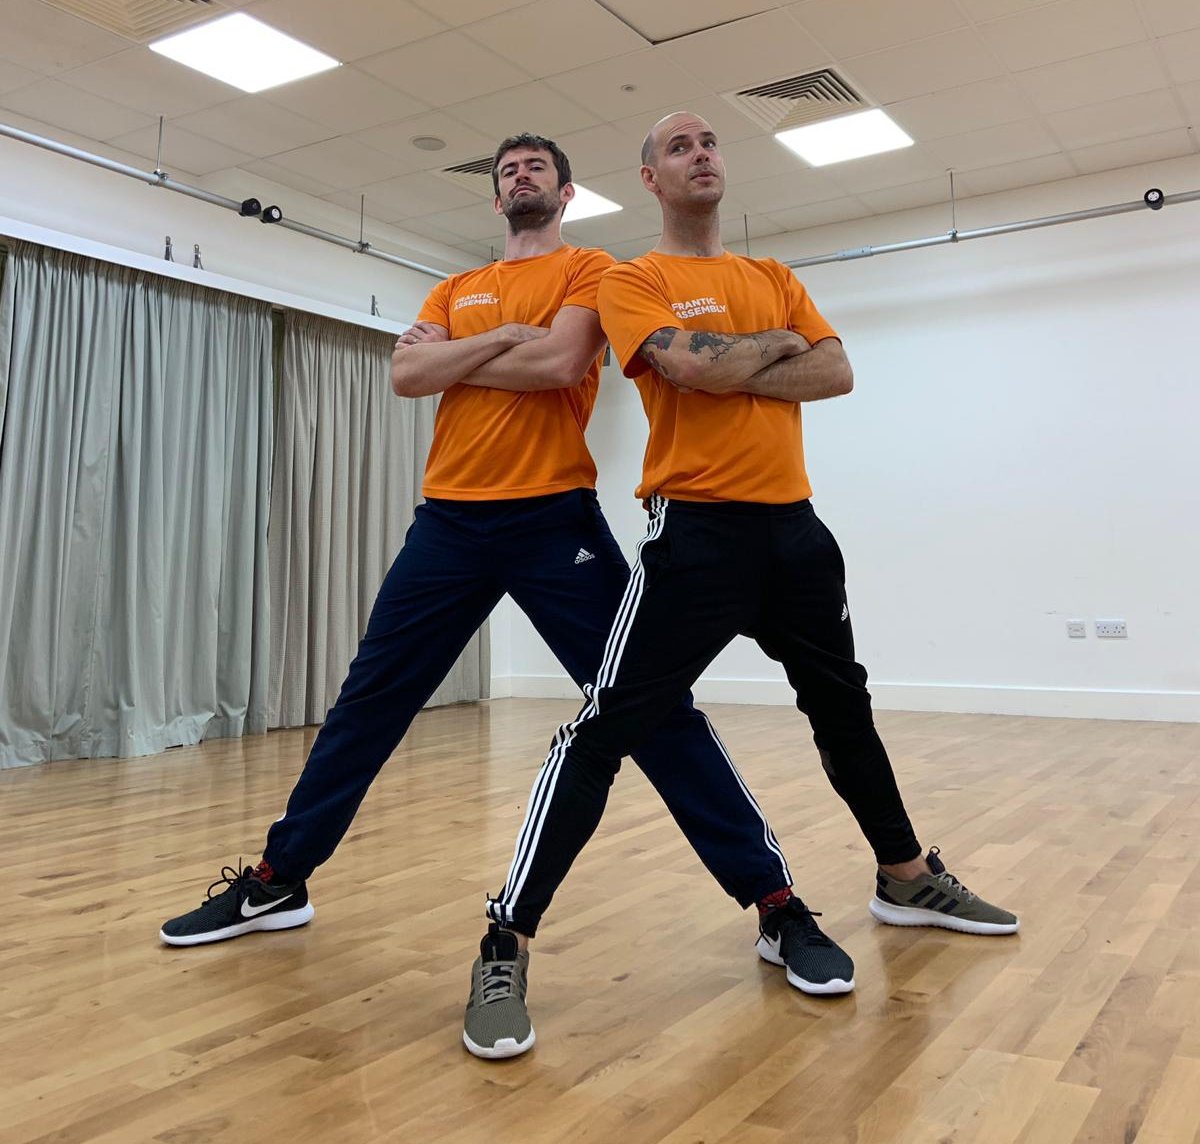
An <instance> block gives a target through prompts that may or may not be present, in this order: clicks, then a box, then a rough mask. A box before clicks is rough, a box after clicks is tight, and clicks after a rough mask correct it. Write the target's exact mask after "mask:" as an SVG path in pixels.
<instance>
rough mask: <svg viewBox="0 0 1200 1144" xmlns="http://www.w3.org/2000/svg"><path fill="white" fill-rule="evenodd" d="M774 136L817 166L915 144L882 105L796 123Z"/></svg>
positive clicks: (806, 160) (807, 161)
mask: <svg viewBox="0 0 1200 1144" xmlns="http://www.w3.org/2000/svg"><path fill="white" fill-rule="evenodd" d="M775 138H776V139H778V140H779V142H780V143H782V144H783V145H784V146H785V147H788V148H790V149H791V150H792V151H795V152H796V154H797V155H799V156H800V158H801V159H803V160H804V161H805V162H806V163H810V164H812V166H814V167H827V166H829V164H830V163H844V162H845V161H846V160H847V159H861V158H862V157H863V156H864V155H878V154H881V153H882V152H884V151H898V150H899V149H900V148H901V147H911V146H912V145H913V140H912V136H910V135H909V134H908V133H907V132H905V131H904V130H903V129H902V128H901V127H899V126H898V125H897V124H896V122H895V121H894V120H893V119H892V118H891V117H890V116H889V115H888V114H887V112H885V111H880V109H879V108H875V109H874V110H872V111H858V112H855V113H854V114H853V115H841V116H839V117H838V118H837V119H826V120H823V121H822V122H821V123H810V124H809V125H808V126H807V127H793V128H792V129H791V130H790V131H780V132H778V133H777V134H776V135H775Z"/></svg>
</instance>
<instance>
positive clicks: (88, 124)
mask: <svg viewBox="0 0 1200 1144" xmlns="http://www.w3.org/2000/svg"><path fill="white" fill-rule="evenodd" d="M0 107H6V108H11V109H12V110H13V111H19V112H21V113H22V114H24V115H29V116H32V117H33V118H34V119H40V120H41V121H42V122H43V123H49V124H51V125H52V126H54V127H61V128H64V129H65V130H67V131H73V132H74V133H75V134H76V135H84V136H87V137H88V138H89V139H111V138H112V137H113V136H115V135H124V134H125V132H127V131H132V130H133V129H134V128H137V127H145V126H147V125H148V124H152V123H154V120H153V119H152V118H151V117H150V116H148V115H142V114H141V113H140V112H138V111H130V109H129V108H127V107H122V106H121V105H120V104H117V103H112V102H110V101H109V100H107V99H101V98H99V97H98V96H91V97H88V98H83V97H81V95H80V92H79V89H78V88H75V87H69V86H68V85H67V84H65V83H63V82H61V81H60V80H56V79H44V80H41V81H39V82H38V83H34V84H30V85H29V86H28V87H22V88H18V89H17V90H16V91H10V92H9V93H8V94H7V95H4V96H0ZM156 130H157V127H156Z"/></svg>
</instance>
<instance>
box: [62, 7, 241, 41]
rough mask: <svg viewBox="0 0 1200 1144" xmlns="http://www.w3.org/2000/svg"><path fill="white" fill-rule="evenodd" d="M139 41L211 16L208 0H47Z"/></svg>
mask: <svg viewBox="0 0 1200 1144" xmlns="http://www.w3.org/2000/svg"><path fill="white" fill-rule="evenodd" d="M48 3H50V4H52V5H53V6H54V7H55V8H61V9H62V10H63V11H64V12H70V13H71V15H72V16H82V17H83V19H85V20H90V21H91V22H92V23H93V24H99V25H100V27H101V28H107V29H108V30H109V31H110V32H116V33H117V35H118V36H124V37H126V39H130V40H136V41H137V42H138V43H139V44H145V43H148V42H149V41H150V40H157V39H158V38H159V37H160V36H165V35H168V34H170V33H171V32H178V31H180V30H181V29H183V28H186V27H188V26H189V25H190V24H195V23H196V22H197V21H199V20H203V19H204V18H205V17H206V16H210V15H212V13H213V12H214V11H215V10H219V9H214V7H213V3H212V0H48Z"/></svg>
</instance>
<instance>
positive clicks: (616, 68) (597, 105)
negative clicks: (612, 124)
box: [546, 48, 712, 134]
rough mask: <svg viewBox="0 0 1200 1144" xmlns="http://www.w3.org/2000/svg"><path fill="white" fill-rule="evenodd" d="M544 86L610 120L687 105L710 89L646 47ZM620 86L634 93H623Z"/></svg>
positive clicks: (662, 51) (661, 51) (658, 51)
mask: <svg viewBox="0 0 1200 1144" xmlns="http://www.w3.org/2000/svg"><path fill="white" fill-rule="evenodd" d="M546 84H547V86H548V87H550V88H553V89H554V90H555V91H557V92H560V93H561V94H563V95H565V96H567V97H568V98H569V99H573V100H574V101H575V102H576V103H578V104H581V105H582V106H584V107H587V108H590V109H591V110H592V111H593V112H595V113H596V114H597V115H598V116H600V117H602V118H603V119H607V120H610V121H616V120H621V119H627V118H629V117H630V116H633V115H637V114H640V113H644V112H646V111H648V110H650V109H652V108H658V107H662V106H663V105H664V104H673V105H676V106H678V105H681V104H686V103H687V102H688V101H689V100H692V99H700V98H702V97H703V96H706V95H709V94H710V93H711V90H712V89H711V88H710V87H707V86H706V85H705V84H703V83H701V82H700V81H699V80H698V79H696V78H695V77H694V76H692V75H690V74H689V73H688V72H686V71H684V69H683V68H681V67H679V66H678V65H677V64H676V63H675V62H674V61H673V60H671V59H670V57H669V56H668V55H667V54H666V49H665V48H646V49H645V50H644V51H640V52H633V53H631V54H629V55H627V56H622V57H621V58H620V59H615V60H604V61H602V62H601V63H598V64H590V65H589V66H587V67H582V68H576V69H575V70H574V71H570V72H563V73H562V74H561V75H556V76H554V77H553V78H552V79H549V80H547V81H546ZM623 86H632V87H633V88H634V90H633V91H622V90H621V88H622V87H623ZM649 126H650V124H649V123H647V124H646V127H647V128H648V127H649ZM643 134H645V131H643Z"/></svg>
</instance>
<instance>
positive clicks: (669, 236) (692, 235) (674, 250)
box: [654, 207, 725, 258]
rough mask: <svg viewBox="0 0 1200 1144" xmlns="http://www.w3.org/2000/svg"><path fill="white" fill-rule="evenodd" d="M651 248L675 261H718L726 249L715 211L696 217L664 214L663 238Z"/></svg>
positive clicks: (707, 211)
mask: <svg viewBox="0 0 1200 1144" xmlns="http://www.w3.org/2000/svg"><path fill="white" fill-rule="evenodd" d="M654 249H655V250H657V251H658V252H659V254H672V255H675V256H676V257H677V258H719V257H720V256H721V255H722V254H724V253H725V248H724V247H723V246H722V245H721V218H720V215H719V214H718V213H717V210H716V208H715V207H714V208H713V209H711V210H705V211H703V212H700V213H697V214H685V213H675V212H672V213H670V214H667V213H664V214H663V231H662V238H660V239H659V240H658V245H657V246H656V247H655V248H654Z"/></svg>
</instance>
